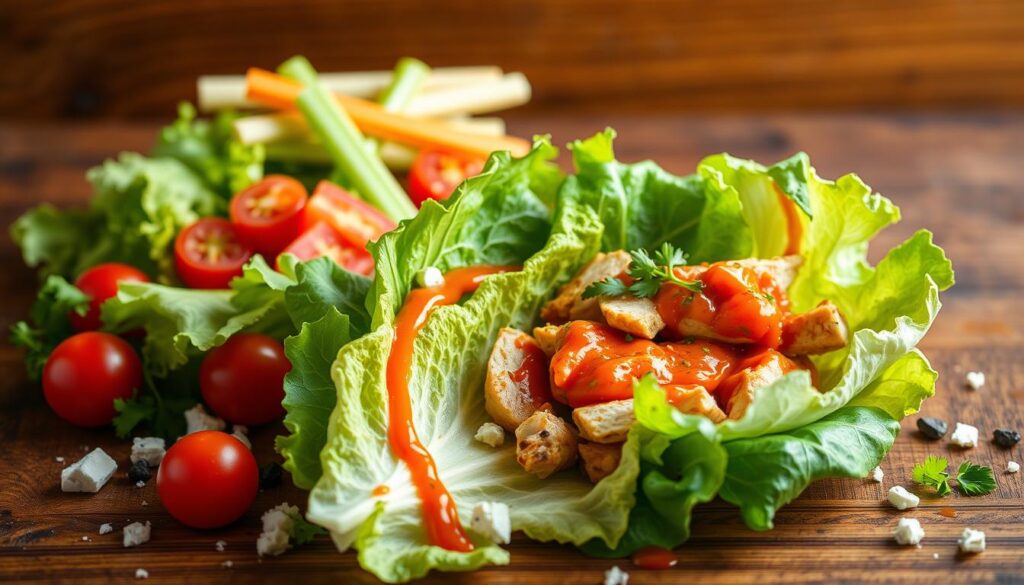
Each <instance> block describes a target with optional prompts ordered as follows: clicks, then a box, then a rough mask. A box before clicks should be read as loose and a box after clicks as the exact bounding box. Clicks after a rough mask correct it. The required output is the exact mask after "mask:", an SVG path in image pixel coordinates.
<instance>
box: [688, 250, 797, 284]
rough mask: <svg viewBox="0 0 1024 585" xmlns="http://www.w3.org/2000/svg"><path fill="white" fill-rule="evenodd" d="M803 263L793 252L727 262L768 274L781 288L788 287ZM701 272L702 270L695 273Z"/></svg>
mask: <svg viewBox="0 0 1024 585" xmlns="http://www.w3.org/2000/svg"><path fill="white" fill-rule="evenodd" d="M803 263H804V259H803V257H801V256H798V255H795V254H794V255H791V256H776V257H774V258H744V259H743V260H733V261H730V262H729V264H738V265H740V266H743V267H744V268H750V269H752V270H753V271H754V272H756V273H758V274H770V275H771V277H772V279H773V280H775V284H777V285H778V286H779V288H780V289H782V290H786V289H788V288H789V285H791V284H793V279H795V278H796V273H797V271H798V270H800V266H801V265H802V264H803ZM701 268H703V267H701ZM701 272H703V270H700V271H699V272H697V273H696V274H700V273H701Z"/></svg>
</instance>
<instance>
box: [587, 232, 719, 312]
mask: <svg viewBox="0 0 1024 585" xmlns="http://www.w3.org/2000/svg"><path fill="white" fill-rule="evenodd" d="M629 255H630V257H631V258H632V261H631V262H630V264H629V269H628V270H627V273H628V274H629V277H630V278H631V279H632V280H633V284H630V285H628V286H627V285H626V284H625V283H624V282H622V280H621V279H619V278H614V277H613V278H606V279H604V280H602V281H599V282H595V283H594V284H592V285H590V286H588V287H587V288H586V290H584V291H583V298H585V299H589V298H593V297H599V296H608V297H617V296H623V295H632V296H634V297H637V298H641V299H648V298H651V297H653V296H654V295H656V294H658V290H660V289H661V285H662V283H665V282H671V283H673V284H676V285H679V286H681V287H683V288H685V289H688V290H690V291H693V292H700V291H701V290H703V283H702V282H700V281H699V280H698V281H692V282H691V281H685V280H683V279H681V278H679V277H678V276H676V273H675V268H676V266H682V265H685V264H686V254H684V253H683V252H682V250H679V249H678V248H676V247H675V246H673V245H672V244H670V243H668V242H665V243H664V244H662V245H661V248H659V249H658V250H657V251H656V252H655V253H654V257H653V258H652V257H651V255H650V253H648V252H647V250H645V249H643V248H638V249H636V250H633V251H631V252H630V253H629Z"/></svg>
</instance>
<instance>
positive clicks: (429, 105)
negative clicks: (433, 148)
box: [404, 73, 531, 117]
mask: <svg viewBox="0 0 1024 585" xmlns="http://www.w3.org/2000/svg"><path fill="white" fill-rule="evenodd" d="M530 93H531V89H530V82H529V81H527V79H526V76H525V75H523V74H522V73H509V74H508V75H506V76H504V77H502V78H501V79H495V80H486V81H479V82H476V83H473V84H466V85H459V86H452V87H448V88H445V89H436V90H433V91H429V92H427V91H424V92H421V93H420V94H418V95H417V96H416V97H415V98H413V100H412V102H410V103H409V106H408V107H407V108H406V109H405V112H404V113H406V114H408V115H410V116H425V117H426V116H430V117H445V116H452V115H457V114H481V113H485V112H494V111H497V110H507V109H508V108H513V107H515V106H521V105H523V104H525V103H527V102H529V101H530Z"/></svg>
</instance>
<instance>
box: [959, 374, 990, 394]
mask: <svg viewBox="0 0 1024 585" xmlns="http://www.w3.org/2000/svg"><path fill="white" fill-rule="evenodd" d="M964 383H965V384H966V385H967V387H968V388H970V389H971V390H980V389H981V387H982V386H984V385H985V372H967V373H966V374H964Z"/></svg>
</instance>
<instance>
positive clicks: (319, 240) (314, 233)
mask: <svg viewBox="0 0 1024 585" xmlns="http://www.w3.org/2000/svg"><path fill="white" fill-rule="evenodd" d="M281 254H282V255H284V254H294V255H295V256H296V257H297V258H298V259H299V260H303V261H305V260H312V259H313V258H319V257H321V256H327V257H329V258H330V259H331V260H334V261H335V262H337V263H338V265H339V266H341V267H342V268H345V269H346V270H350V271H352V272H356V273H359V274H365V275H367V276H369V275H371V274H373V257H372V256H370V253H369V252H367V251H366V250H365V249H364V248H356V247H355V246H353V245H351V244H349V243H348V242H346V241H345V240H343V239H342V238H341V237H340V236H339V234H338V233H337V232H336V231H334V228H332V227H331V226H330V225H328V224H327V222H325V221H321V222H319V223H317V224H316V225H314V226H313V227H311V228H309V229H308V230H306V231H305V233H303V234H302V235H301V236H299V237H298V238H297V239H296V240H295V241H294V242H292V243H291V244H289V245H288V247H287V248H285V249H284V252H281ZM280 263H281V257H280V256H278V268H280Z"/></svg>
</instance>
